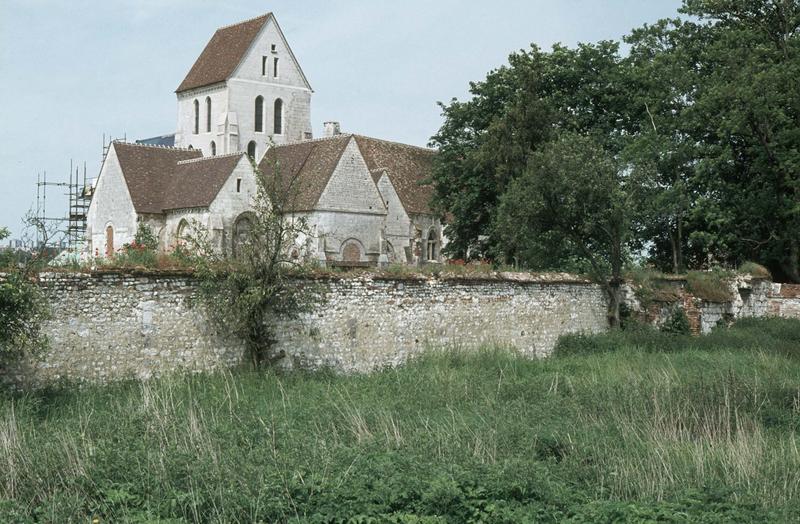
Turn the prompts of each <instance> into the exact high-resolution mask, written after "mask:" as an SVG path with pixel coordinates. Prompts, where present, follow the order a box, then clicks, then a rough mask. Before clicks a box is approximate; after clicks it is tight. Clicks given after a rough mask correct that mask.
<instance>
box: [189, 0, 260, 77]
mask: <svg viewBox="0 0 800 524" xmlns="http://www.w3.org/2000/svg"><path fill="white" fill-rule="evenodd" d="M270 16H271V13H267V14H265V15H262V16H259V17H258V18H253V19H251V20H245V21H244V22H240V23H238V24H233V25H229V26H226V27H221V28H219V29H217V31H216V32H215V33H214V36H212V37H211V40H209V42H208V44H206V47H205V49H203V52H202V53H200V56H199V57H198V58H197V60H196V61H195V63H194V65H193V66H192V68H191V69H190V70H189V73H188V74H187V75H186V78H184V79H183V82H181V85H179V86H178V89H176V90H175V92H176V93H180V92H182V91H188V90H189V89H195V88H198V87H203V86H207V85H211V84H216V83H219V82H224V81H225V80H227V79H228V77H230V76H231V75H232V74H233V72H234V71H235V70H236V68H237V67H238V66H239V63H240V62H241V61H242V59H243V58H244V55H245V53H247V50H248V49H249V48H250V44H252V43H253V40H254V39H255V37H256V36H257V35H258V33H259V32H260V31H261V28H262V27H264V24H265V23H266V21H267V19H268V18H269V17H270Z"/></svg>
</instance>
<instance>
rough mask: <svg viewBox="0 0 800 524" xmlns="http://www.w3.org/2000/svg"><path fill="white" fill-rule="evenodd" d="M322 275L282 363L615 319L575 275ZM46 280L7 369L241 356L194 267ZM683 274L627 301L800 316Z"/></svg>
mask: <svg viewBox="0 0 800 524" xmlns="http://www.w3.org/2000/svg"><path fill="white" fill-rule="evenodd" d="M317 283H318V284H321V287H322V289H323V291H324V293H323V295H324V300H323V302H322V303H321V304H320V305H319V306H318V307H317V308H316V310H315V311H314V312H313V313H312V314H309V315H306V316H305V317H304V318H302V319H301V320H299V321H287V322H284V323H283V325H282V326H281V328H280V334H279V340H278V343H277V347H276V350H277V351H280V350H282V351H283V352H285V354H286V357H285V358H284V359H282V360H281V365H284V366H289V367H305V368H312V369H314V368H319V367H324V366H328V367H331V368H333V369H336V370H339V371H344V372H362V371H370V370H373V369H377V368H381V367H386V366H394V365H397V364H400V363H402V362H404V361H405V360H407V359H408V358H409V357H412V356H414V355H415V354H418V353H420V352H421V351H424V350H425V349H427V348H430V347H443V346H457V347H465V348H471V347H477V346H481V345H486V344H497V345H502V346H508V347H514V348H516V349H517V350H519V351H521V352H523V353H524V354H527V355H530V356H546V355H548V354H549V353H550V352H551V351H552V349H553V348H554V346H555V343H556V341H557V339H558V338H559V336H561V335H563V334H566V333H576V332H582V333H597V332H601V331H603V330H605V329H606V327H607V318H606V299H605V296H604V294H603V292H602V290H601V289H600V287H599V286H597V285H595V284H592V283H590V282H587V281H585V280H581V279H578V278H575V277H570V276H568V275H543V276H536V275H529V274H520V273H502V274H493V275H492V276H487V277H471V278H470V277H450V278H425V277H413V278H411V277H385V276H375V275H372V276H370V275H364V276H358V277H342V278H326V279H323V280H320V281H318V282H317ZM40 284H41V286H42V287H43V289H44V290H45V293H46V294H47V296H48V299H49V302H50V306H51V310H52V317H51V318H50V319H48V320H47V321H46V322H45V326H44V330H45V333H46V334H47V336H48V338H49V350H48V351H47V352H45V353H44V354H43V355H41V356H39V357H38V358H37V359H35V360H32V359H29V360H27V361H24V362H22V363H20V364H18V365H16V366H14V367H12V368H11V369H6V370H5V371H3V370H0V375H3V374H5V377H3V376H0V380H13V381H16V382H18V383H20V382H22V383H27V384H33V385H36V384H46V383H50V382H53V381H58V380H60V379H67V380H70V381H89V382H107V381H112V380H119V379H125V378H148V377H151V376H154V375H163V374H165V373H170V372H175V371H190V372H191V371H210V370H215V369H224V368H228V367H232V366H235V365H237V364H239V363H241V362H242V359H243V356H244V347H243V345H242V344H241V342H240V341H238V340H237V339H236V337H235V336H233V334H231V333H226V332H225V330H224V329H221V330H220V329H218V328H217V327H216V326H214V325H213V324H212V323H211V322H210V321H209V319H208V317H207V315H206V313H205V310H204V309H203V306H202V305H200V304H198V303H197V301H196V300H195V298H196V287H195V286H196V283H195V281H194V280H193V278H192V276H191V275H190V274H185V273H142V274H137V273H125V272H95V273H44V274H41V275H40ZM676 285H677V287H678V288H679V293H678V295H677V296H678V297H679V298H678V299H676V300H673V301H671V302H661V303H655V304H650V305H648V306H647V307H645V308H643V307H642V306H641V304H639V303H638V302H637V300H636V298H635V293H634V292H633V291H632V290H629V291H630V292H629V293H628V299H627V303H628V306H629V308H630V309H631V310H633V311H639V313H640V314H641V315H642V316H644V318H646V319H647V320H648V321H649V322H652V323H653V324H656V325H658V324H659V323H661V322H663V321H664V319H666V318H667V317H668V316H669V315H670V314H671V312H672V311H674V309H675V308H676V307H677V308H681V309H683V310H684V311H685V312H686V313H687V316H688V317H689V319H690V323H691V325H692V326H693V330H694V331H695V332H697V333H700V332H708V331H709V330H710V329H711V328H713V326H714V325H716V324H717V323H719V322H723V321H729V320H732V319H734V318H739V317H743V316H764V315H769V314H771V315H779V316H788V317H799V318H800V286H789V285H782V286H781V285H779V284H772V283H771V282H769V281H764V280H757V279H738V280H737V281H736V282H735V283H733V284H732V291H734V293H733V295H734V296H735V297H736V298H735V299H734V300H733V301H731V302H729V303H725V304H715V303H709V302H706V301H703V300H700V299H697V298H695V297H692V296H691V295H688V294H687V293H686V291H685V286H684V285H681V284H680V283H679V282H678V283H677V284H676Z"/></svg>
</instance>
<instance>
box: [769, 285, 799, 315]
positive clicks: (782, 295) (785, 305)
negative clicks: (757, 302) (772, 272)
mask: <svg viewBox="0 0 800 524" xmlns="http://www.w3.org/2000/svg"><path fill="white" fill-rule="evenodd" d="M769 314H771V315H774V316H777V317H785V318H800V285H797V284H772V290H771V299H770V301H769Z"/></svg>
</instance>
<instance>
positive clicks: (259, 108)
mask: <svg viewBox="0 0 800 524" xmlns="http://www.w3.org/2000/svg"><path fill="white" fill-rule="evenodd" d="M255 113H256V114H255V131H256V133H261V132H263V131H264V97H263V96H257V97H256V111H255Z"/></svg>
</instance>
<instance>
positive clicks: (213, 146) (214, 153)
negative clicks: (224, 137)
mask: <svg viewBox="0 0 800 524" xmlns="http://www.w3.org/2000/svg"><path fill="white" fill-rule="evenodd" d="M211 156H217V144H215V143H214V141H213V140H212V141H211Z"/></svg>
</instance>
